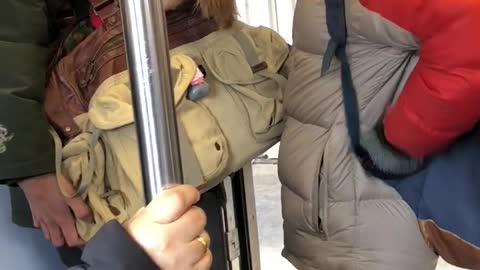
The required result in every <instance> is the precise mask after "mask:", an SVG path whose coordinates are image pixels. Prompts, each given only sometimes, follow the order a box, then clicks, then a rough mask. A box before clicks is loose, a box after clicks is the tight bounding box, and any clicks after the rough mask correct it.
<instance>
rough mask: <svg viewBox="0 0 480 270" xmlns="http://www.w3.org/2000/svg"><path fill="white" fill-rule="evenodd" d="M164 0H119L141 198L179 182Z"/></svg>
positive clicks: (150, 195) (179, 172)
mask: <svg viewBox="0 0 480 270" xmlns="http://www.w3.org/2000/svg"><path fill="white" fill-rule="evenodd" d="M162 3H163V1H159V0H122V3H121V4H122V5H121V6H122V7H121V9H122V17H123V27H124V34H125V40H126V46H127V52H128V53H127V57H128V66H129V74H130V81H131V87H132V96H133V101H134V107H135V118H136V127H137V134H138V141H139V145H140V156H141V162H142V173H143V181H144V189H145V199H146V202H147V203H148V202H150V201H151V200H152V199H153V198H154V197H155V196H156V195H158V194H159V192H161V191H162V190H164V189H165V188H166V187H167V186H169V185H171V184H182V183H183V175H182V169H181V168H182V166H181V159H180V148H179V143H178V133H177V121H176V117H175V106H174V99H173V91H172V82H171V77H170V57H169V48H168V33H167V27H166V20H165V13H164V8H163V4H162Z"/></svg>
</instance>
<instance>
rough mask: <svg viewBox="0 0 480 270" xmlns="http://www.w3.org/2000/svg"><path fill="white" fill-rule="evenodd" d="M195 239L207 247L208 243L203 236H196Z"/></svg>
mask: <svg viewBox="0 0 480 270" xmlns="http://www.w3.org/2000/svg"><path fill="white" fill-rule="evenodd" d="M197 241H198V242H199V243H200V244H202V245H203V246H204V247H205V248H208V244H207V240H205V238H203V237H201V236H199V237H197Z"/></svg>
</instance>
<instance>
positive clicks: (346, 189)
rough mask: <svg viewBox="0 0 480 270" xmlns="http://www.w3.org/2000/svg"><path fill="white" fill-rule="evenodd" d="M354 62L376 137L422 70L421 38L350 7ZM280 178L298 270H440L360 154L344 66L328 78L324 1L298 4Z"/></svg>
mask: <svg viewBox="0 0 480 270" xmlns="http://www.w3.org/2000/svg"><path fill="white" fill-rule="evenodd" d="M345 3H346V17H347V28H348V34H349V40H348V47H347V53H348V56H349V61H350V66H351V69H352V75H353V80H354V84H355V86H356V90H357V94H358V99H359V105H360V111H361V116H360V118H361V119H360V120H361V124H362V129H363V130H365V129H371V128H372V127H373V126H374V125H375V124H376V123H377V121H378V120H379V119H380V117H381V116H382V114H383V113H384V110H385V107H386V106H387V105H388V104H389V103H391V102H392V100H394V99H395V97H396V96H397V95H398V94H399V92H400V91H399V89H402V87H403V85H404V83H405V80H406V79H407V78H408V75H409V74H410V73H411V72H412V69H413V68H414V67H415V65H416V63H417V61H418V57H417V56H416V55H415V51H416V49H417V48H418V42H417V41H416V40H415V38H414V37H413V35H412V34H411V33H409V32H407V31H405V30H403V29H402V28H400V27H398V26H396V25H394V24H393V23H391V22H389V21H387V20H385V19H383V18H382V17H380V16H378V15H377V14H375V13H373V12H371V11H369V10H367V9H366V8H365V7H363V6H362V5H361V4H360V2H359V0H345ZM293 33H294V34H293V39H294V43H293V49H292V55H291V59H290V61H291V62H290V65H289V66H290V75H289V83H288V86H287V90H286V94H285V98H284V100H285V103H284V105H285V110H286V128H285V131H284V133H283V136H282V143H281V146H280V157H279V176H280V180H281V182H282V207H283V217H284V220H285V221H284V235H285V248H284V252H283V255H284V256H285V257H286V258H287V259H288V260H290V261H291V262H292V263H293V264H294V265H295V266H296V267H297V268H298V269H302V270H303V269H311V270H313V269H322V270H431V269H435V266H436V263H437V257H436V256H435V254H434V253H433V252H432V251H431V250H430V249H429V247H428V246H427V245H426V243H425V241H424V240H423V238H422V235H421V232H420V230H419V227H418V223H417V219H416V216H415V215H414V213H413V211H412V210H411V209H410V207H409V206H408V205H407V204H406V203H405V202H404V201H403V200H402V199H401V197H400V196H399V194H398V193H397V192H396V191H395V190H394V189H392V188H391V187H390V186H388V185H386V184H385V183H384V182H382V181H381V180H378V179H374V178H372V177H369V176H367V174H366V173H365V171H364V170H363V169H362V166H361V165H360V164H359V162H358V160H357V159H356V158H355V156H354V154H353V153H352V152H351V148H350V145H349V137H348V134H347V130H346V125H345V118H344V111H343V107H342V106H343V99H342V92H341V81H340V71H339V63H338V62H337V61H334V62H333V63H332V67H331V68H330V70H329V71H328V73H326V74H324V75H323V76H321V67H322V60H323V56H324V54H325V51H326V47H327V43H328V41H329V40H330V36H329V34H328V29H327V25H326V9H325V1H324V0H298V1H297V6H296V11H295V18H294V27H293Z"/></svg>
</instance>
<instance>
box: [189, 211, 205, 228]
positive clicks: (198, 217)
mask: <svg viewBox="0 0 480 270" xmlns="http://www.w3.org/2000/svg"><path fill="white" fill-rule="evenodd" d="M191 211H192V212H193V218H194V219H195V224H198V226H200V227H202V228H204V227H205V226H206V225H207V214H206V213H205V211H203V210H202V209H201V208H200V207H197V206H194V207H192V210H191Z"/></svg>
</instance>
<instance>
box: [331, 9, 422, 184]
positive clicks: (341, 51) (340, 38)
mask: <svg viewBox="0 0 480 270" xmlns="http://www.w3.org/2000/svg"><path fill="white" fill-rule="evenodd" d="M325 5H326V12H327V27H328V32H329V34H330V36H331V39H330V41H329V43H328V47H327V50H326V52H325V56H324V60H323V64H322V75H324V74H325V73H326V72H327V71H328V70H329V68H330V65H331V62H332V60H333V57H336V58H337V59H338V60H339V61H340V64H341V68H340V72H341V80H342V95H343V108H344V111H345V120H346V124H347V131H348V135H349V137H350V141H351V146H352V148H353V152H354V154H355V155H356V156H357V158H358V160H359V162H360V164H361V165H362V167H363V168H364V169H365V170H366V171H368V172H369V173H370V174H371V175H373V176H375V177H377V178H381V179H388V180H391V179H401V178H402V177H406V176H409V175H412V174H414V173H416V172H417V171H419V170H421V169H422V168H423V167H424V164H426V163H422V162H418V161H416V160H413V159H410V158H409V157H407V156H405V155H403V154H401V153H399V154H395V153H393V154H392V153H390V152H388V155H386V154H385V153H384V152H383V151H382V149H379V151H377V152H375V151H374V153H373V155H374V156H372V153H370V152H369V151H367V150H366V149H365V147H364V146H363V145H362V138H361V133H360V113H359V105H358V98H357V92H356V90H355V86H354V84H353V79H352V73H351V70H350V64H349V63H348V58H347V26H346V25H347V24H346V15H345V0H325ZM377 128H380V129H383V128H382V126H381V125H380V126H378V127H377ZM378 134H383V133H382V132H379V133H378ZM376 139H378V138H376ZM380 143H382V142H380ZM376 153H382V155H380V156H375V155H376ZM372 157H373V158H372ZM378 158H380V159H384V162H387V161H385V160H393V161H392V162H387V163H388V164H395V168H401V169H399V170H395V171H390V170H387V168H384V167H382V166H380V167H379V166H378V165H379V164H377V163H378V162H376V160H375V159H378ZM377 161H378V160H377ZM389 168H391V167H390V166H389Z"/></svg>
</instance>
